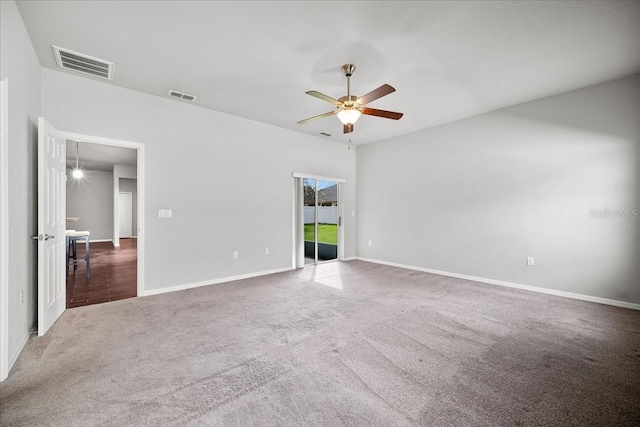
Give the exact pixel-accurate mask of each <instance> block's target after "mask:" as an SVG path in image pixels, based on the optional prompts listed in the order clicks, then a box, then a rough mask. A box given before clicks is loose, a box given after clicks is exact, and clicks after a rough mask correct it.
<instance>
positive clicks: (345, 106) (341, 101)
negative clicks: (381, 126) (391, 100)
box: [298, 64, 402, 133]
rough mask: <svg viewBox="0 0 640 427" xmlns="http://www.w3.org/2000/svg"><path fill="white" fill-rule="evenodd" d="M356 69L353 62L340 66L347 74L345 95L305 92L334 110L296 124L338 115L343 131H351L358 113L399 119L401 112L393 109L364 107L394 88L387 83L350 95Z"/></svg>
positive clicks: (313, 91)
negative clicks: (361, 93)
mask: <svg viewBox="0 0 640 427" xmlns="http://www.w3.org/2000/svg"><path fill="white" fill-rule="evenodd" d="M355 71H356V66H355V65H353V64H345V65H343V66H342V72H343V73H344V75H345V76H347V95H346V96H343V97H341V98H338V99H334V98H332V97H330V96H327V95H325V94H323V93H320V92H318V91H315V90H310V91H308V92H305V93H307V94H309V95H311V96H315V97H316V98H318V99H321V100H323V101H326V102H328V103H330V104H333V105H335V106H336V109H335V110H334V111H329V112H328V113H324V114H320V115H318V116H313V117H309V118H308V119H304V120H300V121H299V122H298V124H301V125H302V124H305V123H308V122H310V121H312V120H316V119H321V118H323V117H329V116H335V115H337V116H338V119H340V121H341V122H342V124H343V131H344V133H349V132H353V124H354V123H355V122H356V121H357V120H358V119H359V118H360V115H362V114H366V115H368V116H377V117H384V118H385V119H393V120H400V118H401V117H402V113H396V112H394V111H386V110H377V109H375V108H368V107H365V105H366V104H368V103H370V102H372V101H375V100H376V99H378V98H382V97H383V96H385V95H389V94H390V93H392V92H395V91H396V90H395V89H394V88H393V87H392V86H389V85H387V84H384V85H382V86H380V87H379V88H377V89H375V90H372V91H371V92H369V93H368V94H366V95H364V96H361V97H359V98H358V97H357V96H355V95H351V76H352V75H353V73H354V72H355Z"/></svg>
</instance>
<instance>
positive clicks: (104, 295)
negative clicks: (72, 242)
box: [67, 239, 138, 308]
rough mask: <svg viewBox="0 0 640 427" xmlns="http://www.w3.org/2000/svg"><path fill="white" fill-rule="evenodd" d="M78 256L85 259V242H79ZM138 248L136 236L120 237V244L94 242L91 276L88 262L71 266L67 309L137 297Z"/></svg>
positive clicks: (92, 246) (92, 244)
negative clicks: (88, 271)
mask: <svg viewBox="0 0 640 427" xmlns="http://www.w3.org/2000/svg"><path fill="white" fill-rule="evenodd" d="M78 258H84V244H79V245H78ZM137 262H138V249H137V240H136V239H120V247H119V248H115V247H114V246H113V244H112V243H111V242H98V243H91V278H90V279H87V276H86V270H85V266H84V264H80V265H78V270H77V271H76V272H75V274H74V271H73V267H71V268H70V269H69V276H68V277H67V308H73V307H80V306H83V305H91V304H100V303H103V302H108V301H117V300H121V299H125V298H132V297H135V296H136V294H137V281H138V280H137Z"/></svg>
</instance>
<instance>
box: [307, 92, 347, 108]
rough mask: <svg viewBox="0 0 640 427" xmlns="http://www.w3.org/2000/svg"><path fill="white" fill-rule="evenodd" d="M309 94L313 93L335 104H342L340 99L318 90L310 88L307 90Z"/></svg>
mask: <svg viewBox="0 0 640 427" xmlns="http://www.w3.org/2000/svg"><path fill="white" fill-rule="evenodd" d="M305 93H306V94H307V95H311V96H315V97H316V98H318V99H322V100H323V101H327V102H328V103H329V104H333V105H340V104H342V103H341V102H340V101H338V100H337V99H333V98H332V97H330V96H329V95H325V94H324V93H320V92H318V91H317V90H310V91H307V92H305Z"/></svg>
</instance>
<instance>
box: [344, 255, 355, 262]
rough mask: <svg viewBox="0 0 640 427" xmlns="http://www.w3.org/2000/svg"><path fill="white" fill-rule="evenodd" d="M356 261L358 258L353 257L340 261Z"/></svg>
mask: <svg viewBox="0 0 640 427" xmlns="http://www.w3.org/2000/svg"><path fill="white" fill-rule="evenodd" d="M356 259H357V258H356V257H354V256H352V257H349V258H342V259H341V260H340V261H345V262H346V261H355V260H356Z"/></svg>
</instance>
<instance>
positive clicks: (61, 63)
mask: <svg viewBox="0 0 640 427" xmlns="http://www.w3.org/2000/svg"><path fill="white" fill-rule="evenodd" d="M51 47H53V54H54V56H55V57H56V62H57V63H58V67H60V68H64V69H66V70H72V71H75V72H78V73H82V74H88V75H90V76H93V77H100V78H101V79H105V80H113V62H109V61H105V60H103V59H98V58H94V57H93V56H88V55H85V54H83V53H78V52H74V51H72V50H69V49H65V48H62V47H58V46H53V45H52V46H51Z"/></svg>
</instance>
